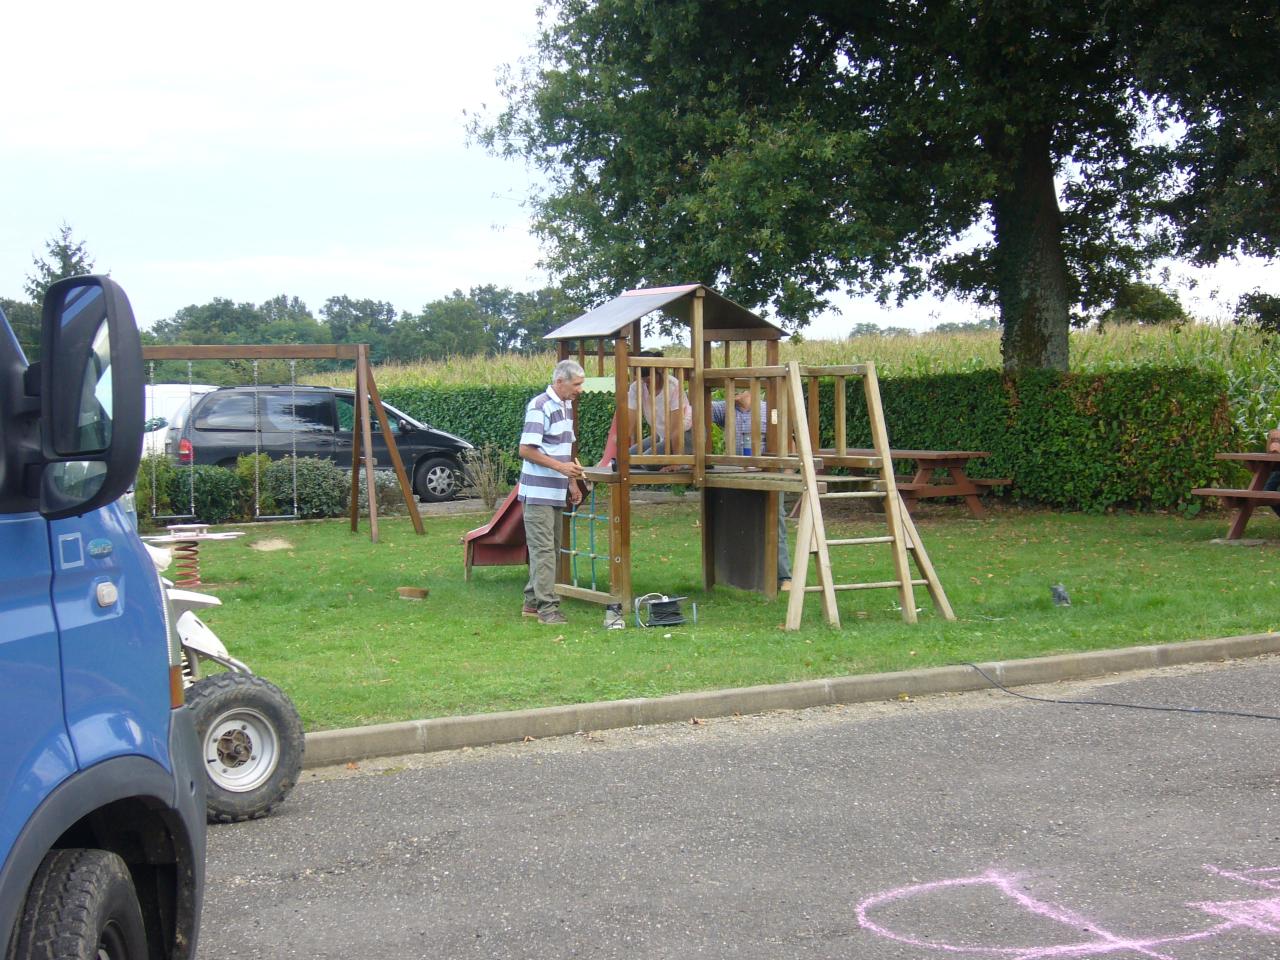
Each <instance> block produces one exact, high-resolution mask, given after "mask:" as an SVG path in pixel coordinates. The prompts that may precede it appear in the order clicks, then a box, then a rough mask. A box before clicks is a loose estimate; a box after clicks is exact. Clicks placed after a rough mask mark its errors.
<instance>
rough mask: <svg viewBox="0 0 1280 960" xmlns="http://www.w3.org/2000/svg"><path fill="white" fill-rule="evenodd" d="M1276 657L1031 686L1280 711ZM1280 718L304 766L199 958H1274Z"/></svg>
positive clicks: (898, 731)
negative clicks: (306, 771)
mask: <svg viewBox="0 0 1280 960" xmlns="http://www.w3.org/2000/svg"><path fill="white" fill-rule="evenodd" d="M1278 691H1280V659H1274V658H1269V659H1263V660H1256V661H1246V662H1238V663H1234V664H1228V665H1217V666H1198V667H1188V668H1178V669H1172V670H1167V671H1161V672H1155V673H1150V674H1146V675H1143V676H1140V677H1133V676H1130V677H1124V678H1112V679H1110V680H1107V681H1095V682H1091V683H1076V684H1060V685H1055V686H1053V687H1047V688H1038V689H1036V690H1035V691H1028V692H1036V693H1041V694H1047V695H1050V696H1064V695H1065V696H1075V697H1092V698H1103V699H1109V700H1123V701H1131V702H1137V703H1147V704H1177V705H1184V706H1199V707H1211V708H1218V709H1231V710H1244V711H1256V712H1261V713H1267V714H1280V697H1278V696H1277V692H1278ZM1278 738H1280V722H1277V721H1274V720H1258V719H1246V718H1237V717H1223V716H1211V715H1188V714H1177V713H1163V712H1152V711H1140V710H1126V709H1119V708H1114V707H1096V706H1095V707H1079V706H1060V705H1049V704H1041V703H1030V702H1026V701H1022V700H1017V699H1014V698H1012V697H1010V696H1008V695H1006V694H1001V693H994V692H993V693H978V694H963V695H957V696H947V697H934V698H928V699H925V700H920V701H912V702H906V703H890V704H866V705H855V706H849V707H835V708H823V709H818V710H810V711H803V712H800V713H794V714H775V715H772V716H767V717H762V718H732V719H725V720H716V721H707V722H703V723H697V724H695V723H689V724H683V725H677V726H668V727H656V728H646V729H634V730H625V731H609V732H606V733H600V734H588V735H579V736H576V737H567V738H561V739H558V740H548V741H543V742H537V743H528V744H513V745H507V746H502V747H492V748H485V749H479V750H468V751H460V752H457V753H452V754H436V755H428V756H424V757H415V758H412V759H411V760H405V759H404V758H400V759H396V760H391V761H383V762H366V763H363V764H361V765H360V766H359V768H357V769H354V770H348V769H341V770H327V771H317V772H316V773H313V774H310V775H309V777H308V780H307V781H306V782H304V783H303V784H301V785H300V786H299V787H298V789H297V790H295V792H294V794H293V795H292V797H291V798H290V799H289V801H288V802H287V803H286V804H285V805H284V806H282V807H281V808H280V809H279V810H278V811H277V812H276V813H275V814H273V815H272V816H271V817H270V818H269V819H266V820H262V821H258V822H255V823H249V824H240V825H233V826H220V827H212V828H211V830H210V845H209V888H208V892H207V896H206V901H205V914H204V924H203V931H202V934H201V950H200V956H201V958H203V960H227V958H233V957H234V958H246V957H264V958H267V957H270V958H283V957H295V956H297V957H309V958H329V957H332V958H338V957H342V958H354V957H360V958H370V960H379V958H390V957H395V958H414V957H441V958H455V957H456V958H472V957H475V958H480V957H483V958H507V957H528V958H559V957H593V958H594V957H601V958H607V957H638V958H639V957H644V958H649V957H662V958H668V957H669V958H683V957H700V956H705V957H734V958H738V957H741V958H762V960H763V958H769V960H775V958H789V957H797V958H827V957H831V958H842V960H843V958H874V960H880V958H894V960H898V958H928V957H937V958H943V957H956V956H962V957H991V958H1000V957H1003V958H1012V960H1031V958H1040V957H1044V958H1057V957H1061V958H1076V957H1108V958H1122V960H1128V958H1138V957H1147V958H1151V957H1161V958H1173V960H1193V958H1195V960H1204V958H1214V960H1231V958H1249V960H1257V958H1264V960H1265V958H1280V823H1278V822H1277V817H1276V814H1277V810H1278V808H1280V786H1278V784H1280V780H1278V778H1277V770H1276V764H1277V750H1276V747H1277V741H1278Z"/></svg>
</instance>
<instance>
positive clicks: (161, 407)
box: [142, 383, 218, 457]
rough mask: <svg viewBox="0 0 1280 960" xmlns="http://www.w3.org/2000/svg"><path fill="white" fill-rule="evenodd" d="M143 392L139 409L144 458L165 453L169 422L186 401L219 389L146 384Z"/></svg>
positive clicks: (186, 385) (190, 385)
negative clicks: (140, 411)
mask: <svg viewBox="0 0 1280 960" xmlns="http://www.w3.org/2000/svg"><path fill="white" fill-rule="evenodd" d="M143 389H144V391H145V393H146V396H145V398H144V401H143V404H144V405H143V408H142V409H143V416H144V417H145V418H146V420H145V423H144V427H145V428H146V432H145V433H144V434H143V435H142V455H143V456H144V457H145V456H150V455H151V454H155V453H164V441H165V435H166V434H167V433H168V432H169V422H170V421H171V420H172V419H173V415H174V414H175V413H177V412H178V411H179V410H181V409H182V408H183V407H184V406H186V404H187V401H188V400H194V399H195V398H196V397H198V396H200V395H201V394H202V393H208V392H209V391H210V390H216V389H218V388H217V387H214V386H211V385H210V384H207V383H155V384H146V385H145V387H144V388H143Z"/></svg>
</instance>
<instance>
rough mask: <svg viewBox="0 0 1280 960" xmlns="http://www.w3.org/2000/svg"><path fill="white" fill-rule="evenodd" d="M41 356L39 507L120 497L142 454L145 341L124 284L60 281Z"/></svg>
mask: <svg viewBox="0 0 1280 960" xmlns="http://www.w3.org/2000/svg"><path fill="white" fill-rule="evenodd" d="M40 356H41V360H42V362H41V364H40V371H39V375H40V421H41V424H42V431H41V453H42V454H43V460H44V465H43V468H42V470H41V473H40V484H39V503H40V513H41V514H42V515H43V516H45V517H47V518H48V519H50V520H57V519H60V518H62V517H69V516H74V515H78V514H82V513H87V512H89V511H90V510H95V509H97V508H98V507H101V506H103V505H105V504H107V503H110V502H111V501H113V500H116V499H118V498H119V497H120V496H121V495H122V494H123V493H124V492H125V490H127V489H128V488H129V486H130V484H132V483H133V481H134V479H135V476H136V474H137V471H138V463H139V461H140V459H141V456H142V418H143V397H142V380H143V377H142V344H141V341H140V340H139V337H138V328H137V326H136V325H135V324H134V320H133V310H132V308H130V306H129V300H128V298H127V297H126V296H125V294H124V290H122V289H121V288H120V286H119V284H117V283H116V282H115V281H113V280H111V279H110V278H108V277H97V276H84V277H71V278H69V279H66V280H60V281H58V282H57V283H55V284H53V285H52V286H51V287H50V288H49V292H48V293H47V294H46V295H45V301H44V315H43V324H42V327H41V332H40Z"/></svg>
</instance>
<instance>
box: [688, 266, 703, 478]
mask: <svg viewBox="0 0 1280 960" xmlns="http://www.w3.org/2000/svg"><path fill="white" fill-rule="evenodd" d="M706 295H707V291H706V290H705V289H703V288H702V287H699V288H698V289H697V290H695V291H693V303H692V304H691V306H692V310H691V311H690V313H691V315H692V323H691V324H690V326H691V330H690V332H689V352H690V353H692V354H693V380H692V382H691V383H690V387H691V388H692V389H691V394H692V395H693V396H696V397H702V396H704V395H705V387H706V369H707V357H706V351H704V349H703V346H704V341H703V339H702V310H703V306H704V305H705V298H706ZM706 416H707V411H706V407H705V405H704V404H702V403H699V404H697V405H696V406H695V407H694V408H693V482H694V483H695V484H696V485H697V486H702V481H703V478H704V477H705V476H706V472H707V428H706Z"/></svg>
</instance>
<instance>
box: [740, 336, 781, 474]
mask: <svg viewBox="0 0 1280 960" xmlns="http://www.w3.org/2000/svg"><path fill="white" fill-rule="evenodd" d="M747 349H748V350H750V349H751V342H750V341H747ZM764 362H765V366H768V367H776V366H777V365H778V341H777V340H766V341H765V344H764ZM748 365H750V364H749V363H748ZM764 394H765V399H766V400H767V401H768V403H769V411H770V412H769V423H768V424H767V426H766V435H767V439H766V441H765V445H766V446H767V447H768V448H769V452H770V453H771V454H773V455H774V456H775V457H785V456H786V455H787V439H786V438H787V435H786V434H785V433H783V432H782V429H783V427H784V426H785V424H784V423H783V420H782V415H783V413H784V411H783V410H782V409H780V406H779V401H780V400H781V398H782V396H783V395H784V391H782V390H779V389H778V381H777V380H774V379H772V378H770V380H769V381H768V382H767V383H766V384H765V387H764Z"/></svg>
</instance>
